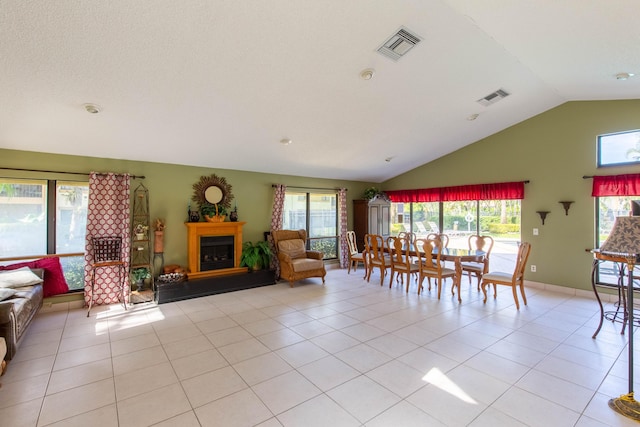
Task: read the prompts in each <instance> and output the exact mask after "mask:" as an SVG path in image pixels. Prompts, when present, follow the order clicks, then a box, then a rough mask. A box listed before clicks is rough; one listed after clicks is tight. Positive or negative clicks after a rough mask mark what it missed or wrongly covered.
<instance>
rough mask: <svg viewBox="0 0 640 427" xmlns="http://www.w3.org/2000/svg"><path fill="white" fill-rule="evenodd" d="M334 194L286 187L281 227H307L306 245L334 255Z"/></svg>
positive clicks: (326, 257) (336, 216) (335, 197)
mask: <svg viewBox="0 0 640 427" xmlns="http://www.w3.org/2000/svg"><path fill="white" fill-rule="evenodd" d="M337 206H338V197H337V195H336V194H335V193H308V192H295V191H287V193H286V194H285V198H284V218H283V228H284V229H289V230H298V229H303V230H306V231H307V236H308V239H307V246H308V249H310V250H314V251H320V252H322V253H323V254H324V259H333V258H337V257H338V208H337Z"/></svg>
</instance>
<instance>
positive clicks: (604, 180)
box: [591, 174, 640, 197]
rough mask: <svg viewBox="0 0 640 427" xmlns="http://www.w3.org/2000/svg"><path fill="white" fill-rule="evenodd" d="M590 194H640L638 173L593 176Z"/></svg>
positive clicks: (600, 195) (639, 176)
mask: <svg viewBox="0 0 640 427" xmlns="http://www.w3.org/2000/svg"><path fill="white" fill-rule="evenodd" d="M591 195H592V196H593V197H605V196H640V174H627V175H609V176H594V177H593V189H592V191H591Z"/></svg>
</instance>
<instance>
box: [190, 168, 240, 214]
mask: <svg viewBox="0 0 640 427" xmlns="http://www.w3.org/2000/svg"><path fill="white" fill-rule="evenodd" d="M212 187H214V188H217V189H218V190H220V192H221V193H222V194H221V195H220V201H219V202H218V203H212V202H210V201H209V200H207V190H209V189H211V188H212ZM191 200H193V201H194V202H196V203H198V205H199V206H200V207H202V206H205V205H216V204H217V205H219V206H222V207H224V208H226V209H229V208H231V200H233V194H232V193H231V185H229V184H228V183H227V180H226V179H225V178H222V177H219V176H218V175H216V174H212V175H210V176H201V177H200V181H198V182H196V183H195V184H193V196H192V197H191Z"/></svg>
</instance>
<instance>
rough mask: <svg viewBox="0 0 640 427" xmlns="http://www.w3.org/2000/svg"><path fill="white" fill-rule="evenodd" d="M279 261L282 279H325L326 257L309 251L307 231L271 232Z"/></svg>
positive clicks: (289, 280)
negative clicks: (324, 259)
mask: <svg viewBox="0 0 640 427" xmlns="http://www.w3.org/2000/svg"><path fill="white" fill-rule="evenodd" d="M271 236H272V237H273V244H274V246H275V250H276V254H277V256H278V261H279V262H280V277H282V278H283V279H285V280H287V281H288V282H289V286H291V287H292V288H293V282H295V281H297V280H301V279H306V278H309V277H321V278H322V284H324V277H325V276H326V275H327V271H326V270H325V267H324V261H323V260H322V259H323V258H324V255H323V254H322V252H320V251H310V250H307V247H306V244H307V232H306V231H305V230H273V231H272V232H271Z"/></svg>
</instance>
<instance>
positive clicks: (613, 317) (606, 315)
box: [591, 250, 640, 338]
mask: <svg viewBox="0 0 640 427" xmlns="http://www.w3.org/2000/svg"><path fill="white" fill-rule="evenodd" d="M591 252H592V253H593V264H592V266H591V286H592V287H593V292H594V293H595V295H596V299H597V300H598V304H599V305H600V323H599V324H598V328H597V329H596V331H595V332H594V333H593V336H592V337H591V338H595V337H596V336H597V335H598V333H599V332H600V329H601V328H602V323H603V321H604V319H607V320H610V321H612V322H618V323H622V330H621V331H620V333H621V334H624V331H625V329H626V327H627V322H628V314H627V296H626V292H625V289H626V288H627V286H628V285H626V284H625V283H624V277H625V275H626V270H625V266H626V265H627V259H626V258H625V257H623V256H615V255H611V254H603V253H602V252H599V251H598V250H592V251H591ZM605 261H610V262H613V263H615V264H616V267H617V270H618V284H617V290H618V301H617V302H616V303H615V304H614V306H615V310H607V311H605V310H604V306H603V305H602V300H601V299H600V295H599V294H598V288H597V285H596V271H597V267H598V265H600V264H601V263H602V262H605ZM634 324H635V326H640V323H639V318H638V317H636V316H634Z"/></svg>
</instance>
